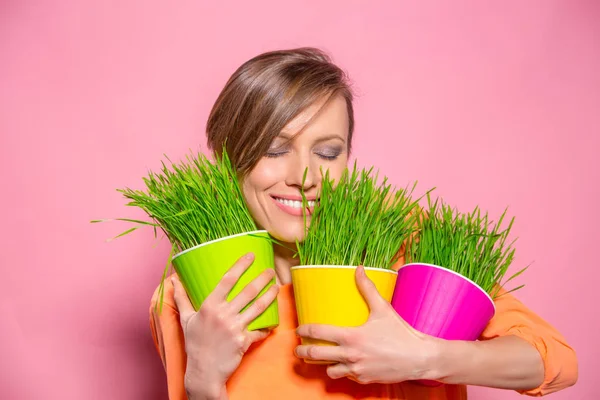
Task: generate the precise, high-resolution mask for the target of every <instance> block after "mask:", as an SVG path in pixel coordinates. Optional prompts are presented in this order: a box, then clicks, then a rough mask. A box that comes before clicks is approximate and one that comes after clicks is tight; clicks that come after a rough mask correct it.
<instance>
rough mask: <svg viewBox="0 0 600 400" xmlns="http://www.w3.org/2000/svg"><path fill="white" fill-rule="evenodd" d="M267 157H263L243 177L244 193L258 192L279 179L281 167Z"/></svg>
mask: <svg viewBox="0 0 600 400" xmlns="http://www.w3.org/2000/svg"><path fill="white" fill-rule="evenodd" d="M273 161H274V160H270V159H268V158H263V159H262V160H260V161H259V162H258V164H257V165H256V167H254V169H253V170H252V171H250V173H249V174H248V176H246V178H245V179H244V184H243V186H244V193H245V194H246V195H250V194H251V193H259V192H262V191H264V190H267V189H269V188H270V187H272V186H274V185H276V184H277V183H278V182H279V181H281V179H282V178H281V175H282V171H283V169H282V167H281V166H278V165H277V163H275V162H273Z"/></svg>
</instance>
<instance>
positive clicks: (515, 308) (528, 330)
mask: <svg viewBox="0 0 600 400" xmlns="http://www.w3.org/2000/svg"><path fill="white" fill-rule="evenodd" d="M498 295H499V296H500V297H498V298H496V300H495V304H496V315H495V316H494V318H493V319H492V320H491V321H490V323H489V324H488V326H487V327H486V329H485V330H484V332H483V334H482V336H481V338H480V339H481V340H489V339H493V338H496V337H500V336H508V335H514V336H517V337H520V338H521V339H524V340H526V341H527V342H529V343H530V344H531V345H532V346H534V347H535V348H536V349H537V351H538V352H539V353H540V355H541V357H542V360H543V362H544V381H543V383H542V384H541V385H540V386H539V387H537V388H535V389H531V390H522V391H519V393H521V394H526V395H529V396H534V397H540V396H544V395H547V394H550V393H553V392H556V391H559V390H561V389H565V388H567V387H569V386H572V385H574V384H575V382H576V381H577V376H578V365H577V356H576V355H575V351H574V350H573V349H572V348H571V346H569V345H568V344H567V342H566V340H565V338H564V337H563V336H562V335H561V334H560V333H559V332H558V331H557V330H556V329H555V328H554V327H552V326H551V325H550V324H549V323H548V322H546V321H544V320H543V319H542V318H541V317H539V316H538V315H536V314H535V313H534V312H532V311H531V310H529V309H528V308H527V307H525V306H524V305H523V304H522V303H521V302H520V301H519V300H517V298H515V297H514V296H513V295H512V294H506V291H505V290H501V291H500V292H499V293H498Z"/></svg>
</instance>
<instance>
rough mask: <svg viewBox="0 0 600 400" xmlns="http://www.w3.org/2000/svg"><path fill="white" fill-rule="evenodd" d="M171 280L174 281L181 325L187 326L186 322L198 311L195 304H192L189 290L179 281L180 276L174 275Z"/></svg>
mask: <svg viewBox="0 0 600 400" xmlns="http://www.w3.org/2000/svg"><path fill="white" fill-rule="evenodd" d="M171 282H172V283H173V289H174V297H175V304H176V305H177V309H178V310H179V319H180V321H181V325H183V326H185V322H186V321H187V320H188V319H189V318H190V317H191V316H192V315H194V313H195V312H196V311H195V310H194V306H192V302H191V301H190V298H189V297H188V295H187V292H186V291H185V289H184V288H183V285H182V284H181V282H180V281H179V278H175V277H173V278H171Z"/></svg>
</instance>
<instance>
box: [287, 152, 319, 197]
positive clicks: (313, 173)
mask: <svg viewBox="0 0 600 400" xmlns="http://www.w3.org/2000/svg"><path fill="white" fill-rule="evenodd" d="M290 161H292V162H291V163H290V165H289V166H288V171H287V177H286V181H285V183H286V185H288V186H296V187H298V189H304V191H305V192H308V191H309V190H310V189H312V188H314V187H316V186H317V185H318V184H319V182H320V181H321V171H320V169H319V163H315V162H313V161H311V157H310V155H308V154H307V155H301V154H299V155H297V156H296V157H294V159H293V160H290Z"/></svg>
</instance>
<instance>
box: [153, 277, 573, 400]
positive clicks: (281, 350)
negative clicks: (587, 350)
mask: <svg viewBox="0 0 600 400" xmlns="http://www.w3.org/2000/svg"><path fill="white" fill-rule="evenodd" d="M157 298H158V290H157V291H156V292H155V293H154V296H153V297H152V305H151V307H150V325H151V328H152V336H153V338H154V343H155V345H156V348H157V350H158V352H159V354H160V357H161V358H162V361H163V365H164V367H165V371H166V375H167V384H168V390H169V399H170V400H185V399H187V396H186V393H185V388H184V375H185V368H186V358H187V357H186V354H185V343H184V339H183V331H182V329H181V325H180V323H179V313H178V312H177V307H176V305H175V300H174V297H173V285H172V283H171V281H170V279H166V280H165V294H164V304H163V310H162V313H160V314H159V313H158V312H155V310H154V305H155V304H156V301H157ZM278 303H279V319H280V325H279V326H278V327H277V328H275V329H274V331H273V332H272V333H271V334H270V335H269V337H267V339H266V340H264V341H263V342H261V343H256V344H254V345H253V346H252V347H251V348H250V349H249V351H248V352H247V353H246V354H245V355H244V358H243V359H242V362H241V364H240V366H239V368H238V369H237V371H236V372H235V373H234V374H233V376H232V377H231V378H230V379H229V381H228V382H227V392H228V394H229V398H230V399H231V400H238V399H244V400H252V399H257V400H258V399H260V400H268V399H285V400H296V399H298V400H307V399H311V400H313V399H315V400H316V399H356V398H360V399H398V400H400V399H403V400H415V399H436V400H460V399H466V398H467V389H466V387H465V386H461V385H442V386H438V387H435V388H431V387H425V386H420V385H417V384H413V383H409V382H404V383H397V384H393V385H382V384H369V385H361V384H358V383H356V382H354V381H351V380H349V379H338V380H332V379H330V378H329V377H327V375H326V373H325V367H324V366H323V365H315V364H306V363H304V362H303V361H302V360H300V359H298V358H297V357H296V356H295V355H294V348H295V347H296V346H297V345H298V344H299V338H298V337H297V336H296V333H295V330H296V327H297V320H296V310H295V305H294V294H293V290H292V285H291V284H288V285H284V286H282V287H281V290H280V293H279V296H278ZM506 335H515V336H518V337H521V338H523V339H525V340H527V341H528V342H529V343H531V344H532V345H533V346H535V347H536V348H537V349H538V351H539V352H540V354H541V356H542V358H543V360H544V367H545V378H544V382H543V384H542V385H541V386H540V387H538V388H536V389H533V390H529V391H523V392H522V393H524V394H528V395H531V396H541V395H543V394H548V393H551V392H554V391H557V390H560V389H563V388H565V387H567V386H570V385H571V384H572V383H573V382H574V381H575V380H576V377H577V362H576V358H575V353H574V351H573V349H571V348H570V347H569V345H568V344H567V343H566V342H565V340H564V339H563V337H562V336H561V335H560V334H559V333H558V332H557V331H556V330H555V329H554V328H553V327H551V326H550V325H549V324H548V323H547V322H545V321H544V320H542V319H541V318H540V317H538V316H537V315H535V314H534V313H533V312H531V311H530V310H528V309H527V308H526V307H525V306H524V305H523V304H521V303H520V302H519V301H518V300H517V299H516V298H515V297H513V296H512V295H510V294H506V295H504V296H501V297H500V298H498V299H497V300H496V315H495V316H494V318H493V319H492V321H490V323H489V325H488V326H487V328H486V330H485V331H484V333H483V335H482V337H481V339H482V340H487V339H492V338H495V337H498V336H506Z"/></svg>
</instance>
